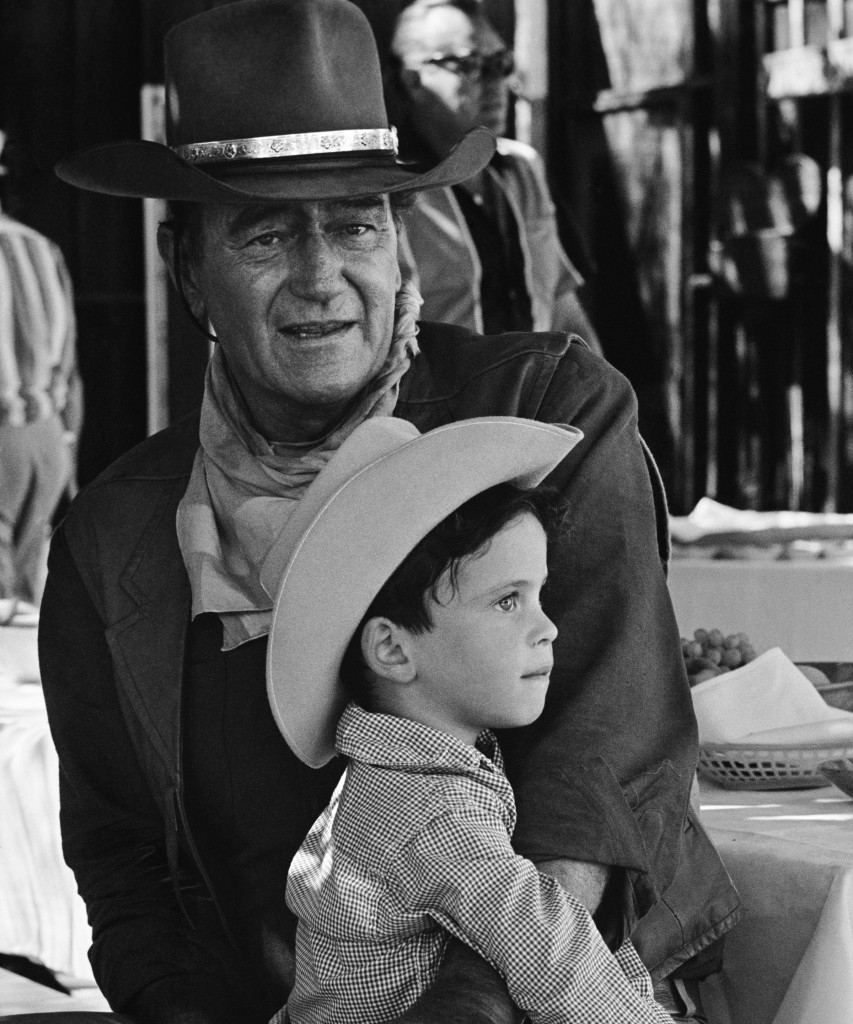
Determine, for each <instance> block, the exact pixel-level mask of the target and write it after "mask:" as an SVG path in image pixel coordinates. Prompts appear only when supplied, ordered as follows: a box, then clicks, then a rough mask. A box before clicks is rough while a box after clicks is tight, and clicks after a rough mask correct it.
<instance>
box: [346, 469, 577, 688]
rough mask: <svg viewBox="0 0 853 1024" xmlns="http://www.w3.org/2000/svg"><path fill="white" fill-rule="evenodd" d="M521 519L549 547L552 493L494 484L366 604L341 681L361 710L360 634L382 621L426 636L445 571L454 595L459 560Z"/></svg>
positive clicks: (557, 514) (554, 511)
mask: <svg viewBox="0 0 853 1024" xmlns="http://www.w3.org/2000/svg"><path fill="white" fill-rule="evenodd" d="M524 514H530V515H533V516H535V518H536V519H537V520H538V521H539V523H540V524H541V525H542V528H543V529H544V530H545V535H546V537H547V539H548V542H549V543H550V542H551V541H552V540H554V539H555V537H556V536H557V533H558V531H559V528H560V525H561V523H562V519H563V517H562V514H561V510H560V509H559V507H558V504H557V492H556V491H555V490H554V489H552V488H546V487H542V486H540V487H535V488H531V489H528V490H522V489H521V488H519V487H515V486H513V485H512V484H497V485H496V486H495V487H490V488H489V489H488V490H486V491H481V492H480V493H479V494H476V495H475V496H474V497H473V498H470V499H469V500H468V501H466V502H465V503H464V504H462V505H460V506H459V508H457V509H456V510H455V511H454V512H451V514H450V515H449V516H447V518H446V519H443V520H442V521H441V522H440V523H439V524H438V525H437V526H435V527H433V529H432V530H430V532H429V533H428V534H427V535H426V537H424V538H423V540H421V541H419V542H418V543H417V544H416V545H415V547H413V548H412V550H411V551H410V552H409V554H408V555H407V556H406V557H405V558H404V559H403V561H402V562H401V563H400V564H399V565H398V566H397V568H396V569H395V570H394V572H393V573H392V574H391V576H390V577H389V578H388V579H387V580H386V582H385V584H384V585H383V587H382V589H381V590H380V591H379V593H378V594H377V595H376V597H375V598H374V599H373V601H372V602H371V603H370V607H369V608H368V609H367V611H366V612H365V614H364V617H363V618H362V620H361V622H360V623H359V625H358V629H356V631H355V633H354V634H353V636H352V638H351V640H350V642H349V646H348V647H347V650H346V653H345V654H344V657H343V661H342V662H341V678H342V679H343V681H344V683H345V685H346V686H347V687H348V688H349V690H350V692H351V693H352V694H353V696H354V697H356V698H357V699H358V700H359V701H360V702H361V703H363V704H369V702H370V700H369V698H370V695H369V686H368V681H367V679H366V673H365V664H364V659H363V658H362V654H361V634H362V631H363V629H364V626H365V624H366V623H367V621H368V620H369V619H373V618H377V617H382V618H387V619H390V620H391V621H392V622H394V623H396V624H397V625H398V626H402V627H403V628H404V629H407V630H409V631H410V632H412V633H415V634H421V633H426V632H427V631H428V630H430V629H431V628H432V625H433V623H432V620H431V618H430V614H429V601H430V599H435V598H436V588H437V586H438V582H439V580H440V579H441V577H442V576H443V575H444V573H445V572H446V571H447V570H449V574H450V585H451V587H452V588H453V591H454V593H455V591H456V584H457V574H458V571H459V566H460V564H461V563H462V561H463V559H465V558H467V557H469V556H471V555H474V554H477V553H480V552H484V551H485V549H487V548H488V545H489V542H490V541H491V539H492V537H494V536H495V535H496V534H497V533H498V532H499V531H500V530H502V529H503V527H504V526H507V525H509V524H510V523H511V522H513V520H515V519H517V518H518V517H519V516H521V515H524Z"/></svg>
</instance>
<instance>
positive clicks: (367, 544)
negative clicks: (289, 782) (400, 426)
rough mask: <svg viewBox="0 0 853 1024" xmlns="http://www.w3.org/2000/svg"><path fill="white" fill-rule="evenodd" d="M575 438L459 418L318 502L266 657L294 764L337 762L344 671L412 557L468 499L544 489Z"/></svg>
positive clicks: (284, 588)
mask: <svg viewBox="0 0 853 1024" xmlns="http://www.w3.org/2000/svg"><path fill="white" fill-rule="evenodd" d="M369 422H370V421H367V423H369ZM367 423H366V424H365V426H366V425H367ZM582 438H583V434H582V432H581V431H580V430H578V429H577V428H576V427H568V426H562V425H556V424H548V423H539V422H538V421H534V420H524V419H518V418H515V417H509V416H506V417H501V416H497V417H481V418H477V419H471V420H460V421H459V422H456V423H451V424H448V425H446V426H444V427H439V428H437V429H435V430H432V431H429V432H428V433H426V434H422V435H419V436H417V437H415V438H413V439H412V440H409V441H405V442H404V443H402V444H401V445H400V446H399V447H397V448H396V449H395V450H393V451H390V452H386V453H383V454H380V455H379V456H378V457H377V458H376V459H375V460H374V461H373V462H372V463H370V464H369V465H368V466H366V467H363V468H361V469H360V470H359V471H358V472H356V473H355V474H354V475H352V476H350V477H348V478H347V479H346V480H345V482H344V483H343V484H341V485H340V486H339V487H337V489H336V490H335V491H334V493H333V494H332V495H331V496H329V497H328V498H327V499H326V500H325V501H324V502H322V503H321V505H320V507H319V508H318V509H317V511H316V512H315V514H314V515H313V517H312V518H311V520H310V522H309V523H308V524H307V526H306V527H305V529H304V530H303V532H302V534H301V537H300V539H299V540H298V542H297V544H296V547H295V550H294V551H293V554H292V555H291V557H290V559H289V562H288V564H287V567H286V569H285V571H284V575H283V577H282V580H281V583H280V585H279V588H278V594H277V597H276V600H275V605H274V608H273V617H272V626H271V629H270V636H269V645H268V650H267V693H268V697H269V701H270V706H271V708H272V712H273V716H274V718H275V720H276V723H277V725H278V727H279V730H280V731H281V733H282V735H283V736H284V738H285V740H286V741H287V743H288V745H289V746H290V748H291V749H292V750H293V752H294V753H295V754H296V755H297V757H299V758H300V760H302V761H304V762H305V763H306V764H308V765H310V766H311V767H314V768H319V767H322V765H324V764H326V762H328V761H329V760H330V759H331V758H332V757H333V756H334V754H335V729H336V726H337V722H338V719H339V717H340V714H341V712H342V711H343V708H344V706H345V705H346V702H347V699H348V698H347V694H346V691H345V689H344V686H343V684H342V682H341V680H340V676H339V672H340V665H341V661H342V659H343V656H344V653H345V651H346V648H347V645H348V644H349V641H350V638H351V637H352V636H353V634H354V633H355V630H356V629H357V628H358V625H359V623H360V622H361V619H362V617H363V616H364V614H365V612H366V611H367V609H368V608H369V606H370V603H371V601H372V600H373V598H374V597H375V596H376V594H377V593H378V592H379V590H380V589H381V587H382V585H383V584H384V583H385V581H386V580H387V579H388V577H389V576H390V575H391V574H392V573H393V572H394V570H395V569H396V568H397V566H398V565H400V563H401V562H402V561H403V560H404V558H405V557H406V555H407V554H408V553H409V552H410V551H411V550H412V548H413V547H414V546H415V545H416V544H417V543H418V542H419V541H420V540H421V539H422V538H423V537H425V536H426V534H427V533H429V531H430V530H431V529H432V528H433V527H434V526H436V525H437V524H438V523H440V522H441V521H442V520H443V519H444V518H445V517H446V516H448V515H450V513H451V512H452V511H453V510H454V509H456V508H458V507H459V506H460V505H462V504H463V503H464V502H465V501H467V500H468V499H469V498H471V497H473V496H474V495H475V494H479V493H480V492H481V491H484V490H486V489H488V488H489V487H493V486H495V485H496V484H499V483H505V482H510V483H515V484H517V485H518V486H520V487H533V486H536V485H537V484H539V483H541V481H542V480H543V479H544V478H545V477H546V476H547V475H548V473H550V472H551V471H552V470H553V469H555V468H556V466H557V465H559V463H560V462H562V460H563V459H564V458H565V457H566V455H568V453H569V452H570V451H571V450H572V449H573V448H574V447H575V445H576V444H577V443H578V442H579V441H580V440H581V439H582ZM346 443H347V442H345V443H344V444H345V445H346ZM343 448H344V446H342V447H341V449H340V450H339V452H343ZM329 465H330V466H331V463H330V464H329ZM318 479H319V478H318ZM315 482H316V481H315ZM312 486H313V485H312ZM324 493H325V492H324ZM310 496H311V489H310V488H309V490H308V492H306V494H305V496H304V497H303V499H301V500H302V501H306V500H307V501H308V503H309V507H310V506H311V500H312V499H311V497H310ZM389 523H390V524H393V528H392V529H388V528H387V524H389Z"/></svg>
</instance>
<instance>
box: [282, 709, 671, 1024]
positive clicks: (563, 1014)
mask: <svg viewBox="0 0 853 1024" xmlns="http://www.w3.org/2000/svg"><path fill="white" fill-rule="evenodd" d="M337 744H338V749H339V750H340V751H341V753H343V754H345V755H346V756H347V757H348V758H349V759H350V763H349V765H348V767H347V770H346V771H345V772H344V775H343V777H342V778H341V781H340V783H339V784H338V787H337V789H336V790H335V792H334V794H333V796H332V799H331V801H330V802H329V806H328V807H327V808H326V810H325V811H324V812H323V814H322V815H321V816H320V817H319V818H318V819H317V821H316V822H315V824H314V826H313V827H312V829H311V831H310V832H309V834H308V836H307V837H306V839H305V842H304V843H303V844H302V847H301V848H300V849H299V851H298V852H297V854H296V856H295V857H294V859H293V862H292V864H291V867H290V871H289V874H288V880H287V903H288V906H289V907H290V908H291V910H293V911H294V913H295V914H297V915H298V917H299V926H298V930H297V936H296V984H295V986H294V989H293V992H292V993H291V997H290V1000H289V1002H288V1004H287V1012H288V1014H289V1017H290V1020H291V1021H292V1024H371V1022H376V1021H388V1020H392V1019H393V1018H394V1017H396V1016H398V1015H399V1014H401V1013H402V1012H403V1011H404V1010H406V1009H407V1008H408V1007H410V1006H411V1005H412V1004H413V1003H414V1002H415V1001H416V1000H417V999H418V997H419V996H420V995H422V994H423V993H424V991H425V990H426V989H427V988H428V987H429V986H430V984H431V983H432V981H433V980H434V979H435V976H436V972H437V970H438V967H439V964H440V962H441V958H442V954H443V953H444V950H445V946H446V943H447V936H448V934H450V935H455V936H456V937H457V938H459V939H461V940H462V941H463V942H465V943H467V944H468V945H469V946H471V947H472V948H473V949H474V950H476V951H477V952H478V953H479V954H480V955H481V956H482V957H484V958H485V959H486V960H487V961H488V962H489V963H490V964H491V965H492V966H493V967H494V968H495V969H496V970H497V971H498V972H499V973H500V974H501V975H502V976H503V977H504V978H505V979H506V983H507V986H508V989H509V993H510V995H511V996H512V999H513V1000H514V1002H515V1003H516V1005H517V1006H519V1007H520V1008H521V1009H522V1010H524V1011H525V1013H526V1014H527V1015H528V1016H529V1018H530V1019H531V1020H532V1021H534V1022H537V1024H538V1022H540V1021H542V1022H545V1021H548V1022H552V1021H553V1022H561V1024H567V1022H571V1024H653V1022H654V1024H672V1018H671V1017H669V1015H668V1014H667V1013H665V1012H664V1010H663V1009H662V1008H661V1007H660V1006H658V1004H657V1003H655V1002H654V1001H653V1000H652V985H651V980H650V978H649V975H648V972H647V971H646V969H645V967H644V966H643V964H642V962H641V961H640V959H639V957H638V956H637V953H636V951H635V950H634V948H633V946H632V945H631V943H630V942H625V944H624V945H623V946H622V947H621V948H620V949H619V950H618V952H617V953H616V954H615V955H614V954H613V953H611V952H610V951H609V950H608V948H607V946H606V945H605V944H604V942H603V940H602V938H601V936H600V934H599V932H598V930H597V929H596V927H595V925H594V923H593V921H592V918H591V917H590V916H589V914H588V913H587V911H586V910H585V908H584V907H583V906H582V905H581V904H580V903H579V902H578V901H577V900H576V899H574V897H572V896H570V895H569V894H568V893H567V892H566V891H565V890H564V889H563V888H562V887H561V886H560V884H559V883H558V882H557V881H555V879H553V878H551V877H550V876H549V875H545V874H542V873H540V872H539V871H537V870H536V868H535V866H534V865H533V864H532V863H531V862H530V861H529V860H526V859H524V858H523V857H519V856H517V855H516V854H515V853H514V852H513V849H512V846H511V845H510V838H511V836H512V831H513V828H514V826H515V801H514V799H513V794H512V789H511V787H510V784H509V782H508V781H507V778H506V776H505V775H504V773H503V762H502V758H501V755H500V750H499V748H498V745H497V742H496V741H495V738H494V736H493V735H492V734H491V733H489V732H486V733H483V734H482V735H481V736H480V737H479V738H478V741H477V746H476V747H472V746H470V745H468V744H466V743H463V742H462V741H460V740H458V739H456V738H455V737H453V736H450V735H448V734H446V733H443V732H437V731H436V730H434V729H430V728H427V727H426V726H423V725H420V724H418V723H415V722H411V721H409V720H407V719H402V718H395V717H391V716H388V715H376V714H370V713H368V712H366V711H363V710H362V709H361V708H360V707H358V705H355V704H350V705H349V707H348V708H347V709H346V711H345V712H344V715H343V717H342V718H341V722H340V725H339V726H338V734H337ZM284 1019H285V1018H284V1011H282V1012H281V1013H280V1014H279V1015H278V1016H277V1017H276V1018H275V1021H276V1022H278V1024H280V1022H283V1021H284Z"/></svg>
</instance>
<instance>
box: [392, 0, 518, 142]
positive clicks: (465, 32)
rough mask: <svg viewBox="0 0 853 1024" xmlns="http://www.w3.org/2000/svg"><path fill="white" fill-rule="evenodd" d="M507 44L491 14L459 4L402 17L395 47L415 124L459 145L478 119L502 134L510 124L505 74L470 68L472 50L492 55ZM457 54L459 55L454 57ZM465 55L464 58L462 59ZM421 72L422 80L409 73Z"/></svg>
mask: <svg viewBox="0 0 853 1024" xmlns="http://www.w3.org/2000/svg"><path fill="white" fill-rule="evenodd" d="M505 49H506V48H505V46H504V43H503V41H502V39H501V38H500V36H499V35H498V34H497V32H496V31H495V30H494V29H493V28H492V26H491V25H490V24H489V23H488V21H486V19H485V18H476V19H474V20H472V19H471V18H469V17H468V15H467V14H465V13H464V12H463V11H460V10H459V9H458V8H456V7H451V6H440V7H432V8H428V9H426V10H425V11H422V12H417V14H416V15H413V16H412V17H411V18H410V19H408V20H405V19H404V20H402V21H401V23H400V28H399V29H398V31H397V34H396V35H395V38H394V51H395V53H396V55H397V56H398V57H399V58H400V60H401V62H402V64H403V68H404V72H403V75H404V79H403V80H404V82H409V85H408V86H407V89H406V91H407V94H408V96H409V100H410V102H411V104H412V108H413V111H412V112H413V115H414V121H415V124H416V125H418V126H419V127H421V128H422V129H425V128H429V129H430V130H429V131H424V134H425V136H426V137H427V138H428V139H429V140H430V141H433V137H435V138H438V139H440V141H441V142H442V143H443V147H442V148H449V147H450V146H452V145H454V144H455V143H456V142H458V141H459V139H461V138H462V136H463V135H464V134H465V133H466V132H468V131H470V129H471V128H474V127H476V126H477V125H481V124H484V125H485V126H486V127H487V128H490V129H491V130H492V131H493V132H495V133H496V134H498V135H501V134H503V132H504V131H505V130H506V115H507V101H508V89H507V84H506V79H505V78H504V76H503V74H501V73H496V72H494V71H490V70H489V69H488V68H489V63H488V60H487V70H486V71H485V72H474V73H470V72H469V73H466V71H465V70H464V69H465V68H466V66H467V65H466V56H467V57H468V58H469V59H470V56H471V55H472V54H473V55H479V56H480V57H481V58H489V57H491V56H493V55H494V54H496V53H502V52H504V51H505ZM454 58H457V59H456V60H454ZM460 61H461V64H460V63H459V62H460ZM406 69H408V72H409V74H410V75H411V73H416V74H417V75H418V79H417V81H412V79H411V77H409V78H407V77H406Z"/></svg>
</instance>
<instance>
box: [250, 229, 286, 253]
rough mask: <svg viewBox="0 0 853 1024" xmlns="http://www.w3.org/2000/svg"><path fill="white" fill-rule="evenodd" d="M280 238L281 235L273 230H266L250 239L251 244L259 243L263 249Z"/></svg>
mask: <svg viewBox="0 0 853 1024" xmlns="http://www.w3.org/2000/svg"><path fill="white" fill-rule="evenodd" d="M280 240H281V235H279V234H278V233H277V232H275V231H267V232H265V233H264V234H263V235H257V236H256V237H255V238H253V239H252V242H251V244H252V245H259V246H261V248H263V249H268V248H269V247H270V246H271V245H275V244H276V243H277V242H279V241H280Z"/></svg>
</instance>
